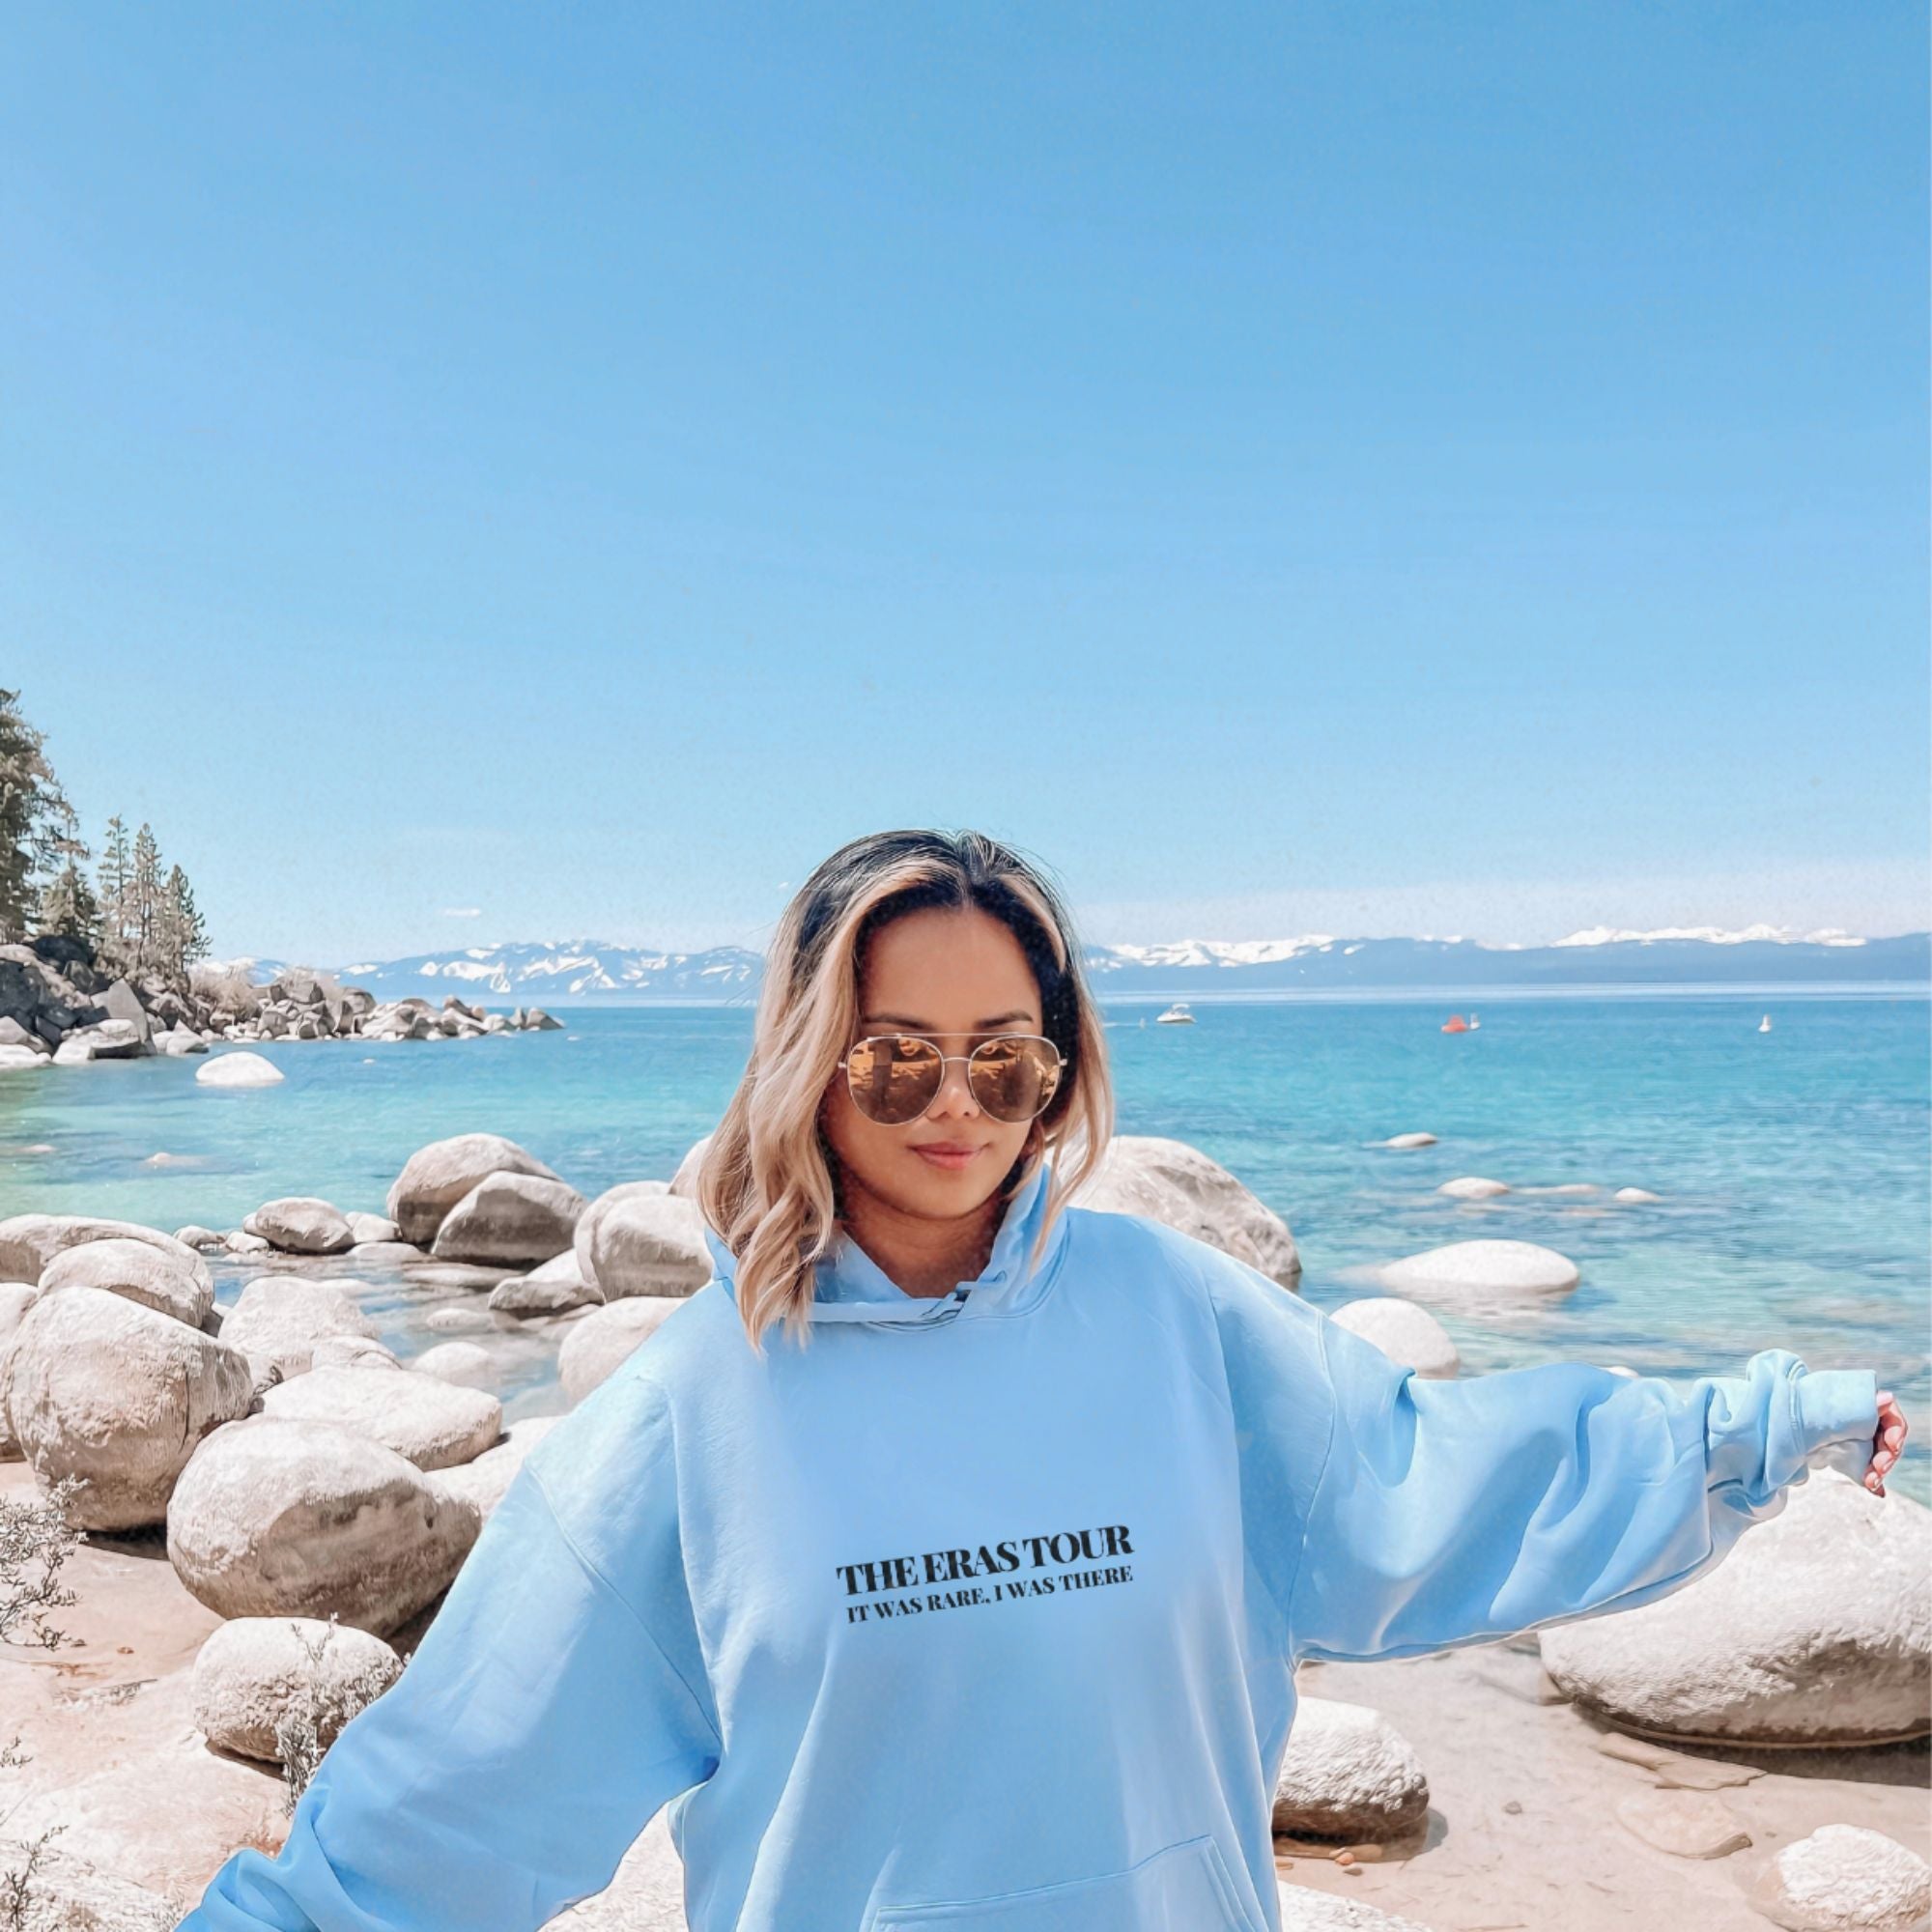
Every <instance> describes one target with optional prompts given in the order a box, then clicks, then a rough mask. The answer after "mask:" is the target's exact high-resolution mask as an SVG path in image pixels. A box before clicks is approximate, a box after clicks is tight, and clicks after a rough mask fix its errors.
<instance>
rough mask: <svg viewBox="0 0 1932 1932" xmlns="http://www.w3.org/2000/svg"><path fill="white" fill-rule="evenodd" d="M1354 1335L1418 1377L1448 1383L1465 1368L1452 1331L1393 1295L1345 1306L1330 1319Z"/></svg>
mask: <svg viewBox="0 0 1932 1932" xmlns="http://www.w3.org/2000/svg"><path fill="white" fill-rule="evenodd" d="M1329 1319H1330V1320H1331V1321H1335V1322H1336V1323H1338V1324H1339V1325H1340V1326H1341V1327H1344V1328H1346V1329H1348V1330H1349V1332H1350V1334H1351V1335H1359V1336H1360V1337H1361V1338H1362V1340H1363V1341H1365V1342H1373V1343H1374V1344H1375V1345H1376V1347H1377V1348H1378V1349H1379V1350H1381V1351H1382V1353H1383V1354H1385V1355H1386V1356H1387V1357H1388V1358H1389V1360H1390V1361H1392V1362H1394V1363H1396V1364H1397V1365H1398V1366H1399V1367H1401V1368H1405V1369H1413V1370H1414V1371H1415V1372H1416V1374H1417V1375H1418V1376H1423V1377H1429V1378H1435V1379H1437V1380H1446V1379H1447V1378H1449V1377H1451V1376H1454V1375H1456V1374H1457V1373H1458V1372H1459V1371H1460V1370H1461V1369H1462V1366H1463V1358H1462V1357H1461V1356H1460V1355H1459V1354H1458V1353H1457V1352H1456V1345H1455V1343H1454V1342H1452V1341H1451V1340H1450V1339H1449V1331H1448V1329H1446V1328H1445V1327H1443V1325H1442V1324H1441V1322H1439V1321H1436V1319H1435V1316H1433V1315H1432V1314H1430V1312H1429V1311H1428V1309H1426V1308H1418V1307H1417V1306H1416V1305H1415V1303H1414V1302H1412V1301H1404V1300H1402V1299H1401V1298H1400V1297H1399V1296H1397V1295H1393V1294H1373V1295H1370V1296H1368V1297H1367V1298H1366V1299H1365V1300H1362V1301H1350V1302H1345V1303H1344V1304H1343V1305H1342V1306H1341V1307H1340V1308H1338V1309H1336V1311H1335V1312H1334V1314H1333V1315H1332V1316H1331V1317H1330V1318H1329Z"/></svg>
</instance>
